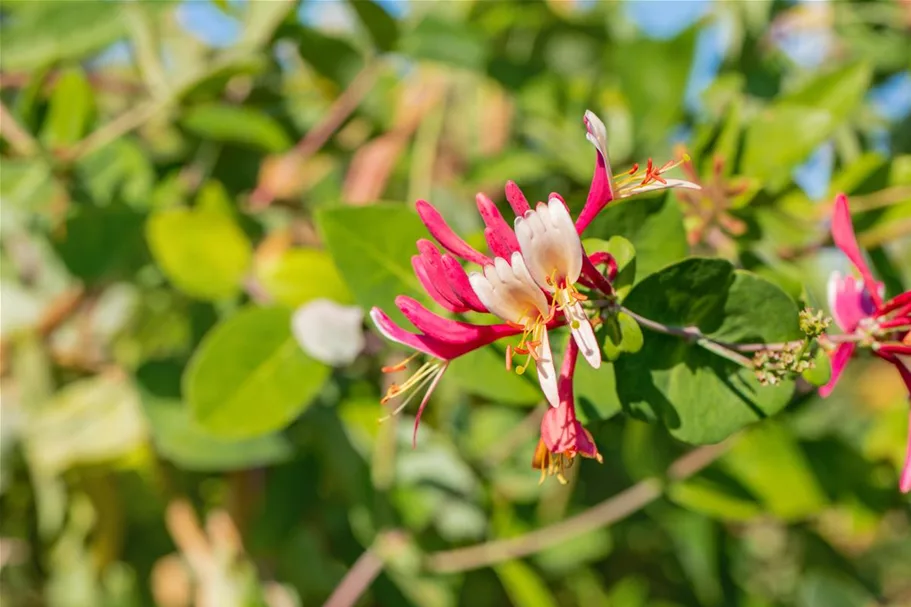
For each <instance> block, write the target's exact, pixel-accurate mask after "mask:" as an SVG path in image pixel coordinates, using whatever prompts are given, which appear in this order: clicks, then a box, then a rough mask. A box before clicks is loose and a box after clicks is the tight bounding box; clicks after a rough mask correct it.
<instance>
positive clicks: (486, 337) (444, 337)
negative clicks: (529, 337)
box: [395, 295, 522, 351]
mask: <svg viewBox="0 0 911 607" xmlns="http://www.w3.org/2000/svg"><path fill="white" fill-rule="evenodd" d="M395 305H396V306H397V307H398V309H399V310H401V311H402V314H404V315H405V317H406V318H407V319H408V320H410V321H411V323H412V324H413V325H414V326H415V327H417V329H418V330H419V331H421V332H423V333H424V334H425V335H427V336H428V337H431V338H433V339H436V340H438V341H441V342H445V343H449V344H455V345H459V344H461V345H464V346H466V347H467V348H468V350H474V349H476V348H480V347H481V346H486V345H487V344H490V343H493V342H495V341H496V340H498V339H500V338H501V337H509V336H510V335H518V334H519V333H521V332H522V329H518V328H515V327H511V326H509V325H475V324H472V323H468V322H460V321H457V320H451V319H449V318H443V317H442V316H438V315H436V314H434V313H433V312H431V311H430V310H428V309H427V308H425V307H424V306H423V305H421V303H420V302H418V301H416V300H414V299H412V298H411V297H407V296H405V295H399V296H398V297H396V298H395ZM466 351H467V350H466Z"/></svg>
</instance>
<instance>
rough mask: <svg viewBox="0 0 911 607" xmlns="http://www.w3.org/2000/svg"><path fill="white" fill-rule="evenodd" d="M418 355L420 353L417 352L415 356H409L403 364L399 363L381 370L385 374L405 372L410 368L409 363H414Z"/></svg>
mask: <svg viewBox="0 0 911 607" xmlns="http://www.w3.org/2000/svg"><path fill="white" fill-rule="evenodd" d="M418 354H419V352H415V353H414V354H412V355H411V356H409V357H408V358H406V359H405V360H403V361H402V362H400V363H397V364H395V365H390V366H388V367H383V368H382V369H381V370H382V372H383V373H395V372H396V371H404V370H405V368H406V367H407V366H408V363H410V362H411V361H413V360H414V359H415V357H417V355H418Z"/></svg>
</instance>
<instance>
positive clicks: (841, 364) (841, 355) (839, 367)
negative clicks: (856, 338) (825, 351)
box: [819, 342, 856, 398]
mask: <svg viewBox="0 0 911 607" xmlns="http://www.w3.org/2000/svg"><path fill="white" fill-rule="evenodd" d="M855 345H856V344H854V343H853V342H847V343H843V344H839V345H838V347H837V348H836V349H835V353H834V354H832V376H831V377H830V378H829V382H828V383H827V384H826V385H825V386H823V387H821V388H820V389H819V395H820V396H822V397H823V398H825V397H827V396H828V395H829V394H831V393H832V390H833V389H834V388H835V384H837V383H838V378H839V377H840V376H841V372H842V371H844V370H845V367H846V366H848V361H849V360H851V355H852V354H854V347H855Z"/></svg>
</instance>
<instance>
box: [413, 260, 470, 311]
mask: <svg viewBox="0 0 911 607" xmlns="http://www.w3.org/2000/svg"><path fill="white" fill-rule="evenodd" d="M411 267H412V268H414V275H415V276H417V277H418V281H419V282H420V283H421V286H422V287H424V290H425V291H427V294H428V295H430V297H432V298H433V301H435V302H437V303H438V304H440V305H441V306H443V307H444V308H446V309H447V310H449V311H450V312H456V313H459V312H464V311H465V308H464V307H463V306H462V305H461V302H459V303H458V304H454V303H453V302H451V301H450V300H449V299H448V298H447V297H446V296H445V295H443V293H442V291H441V290H440V289H439V288H437V285H438V284H440V283H439V281H435V280H434V279H433V278H432V277H431V276H430V272H429V270H428V267H427V264H425V263H424V260H423V259H422V258H421V256H420V255H414V256H412V257H411Z"/></svg>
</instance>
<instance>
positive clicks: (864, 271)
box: [832, 194, 883, 308]
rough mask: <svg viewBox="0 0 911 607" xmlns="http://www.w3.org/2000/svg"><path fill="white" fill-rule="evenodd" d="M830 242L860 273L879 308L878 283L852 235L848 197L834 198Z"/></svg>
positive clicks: (839, 196) (880, 299) (855, 238)
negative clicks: (833, 243)
mask: <svg viewBox="0 0 911 607" xmlns="http://www.w3.org/2000/svg"><path fill="white" fill-rule="evenodd" d="M832 240H833V241H834V242H835V246H837V247H838V248H839V249H841V251H842V253H844V254H845V255H846V256H847V257H848V259H850V260H851V263H853V264H854V267H855V268H857V271H858V272H860V275H861V277H862V278H863V279H864V285H865V286H866V287H867V291H868V292H869V293H870V296H871V297H872V298H873V303H874V304H876V307H877V308H879V307H881V306H882V304H883V300H882V294H881V292H880V288H881V287H880V283H879V282H877V281H876V279H875V278H873V273H872V272H871V271H870V267H869V266H868V265H867V262H866V260H865V259H864V256H863V254H862V253H861V252H860V247H859V246H858V244H857V237H856V236H855V235H854V224H853V222H852V221H851V211H850V210H849V209H848V197H847V196H845V195H844V194H839V195H838V196H836V197H835V211H834V213H833V214H832Z"/></svg>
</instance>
